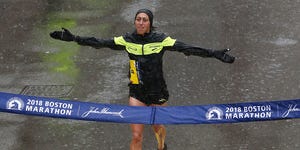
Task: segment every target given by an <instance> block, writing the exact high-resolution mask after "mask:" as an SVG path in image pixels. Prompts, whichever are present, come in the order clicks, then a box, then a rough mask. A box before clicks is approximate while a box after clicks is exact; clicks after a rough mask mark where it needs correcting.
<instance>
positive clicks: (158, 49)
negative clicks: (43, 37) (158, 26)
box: [50, 9, 235, 150]
mask: <svg viewBox="0 0 300 150" xmlns="http://www.w3.org/2000/svg"><path fill="white" fill-rule="evenodd" d="M134 25H135V31H134V32H133V33H127V34H125V35H124V36H120V37H114V38H113V39H107V40H105V39H97V38H94V37H80V36H74V35H73V34H71V33H70V32H69V31H68V30H67V29H64V28H63V31H54V32H52V33H50V36H51V37H52V38H54V39H59V40H63V41H75V42H77V43H78V44H80V45H86V46H92V47H94V48H102V47H108V48H111V49H114V50H125V51H126V52H127V53H128V56H129V59H130V60H129V66H130V69H129V79H130V83H129V105H130V106H166V105H167V104H166V102H167V101H168V98H169V93H168V90H167V86H166V83H165V79H164V77H163V71H162V68H163V67H162V57H163V54H164V52H165V51H166V50H170V51H179V52H182V53H184V54H185V55H197V56H201V57H215V58H217V59H219V60H221V61H223V62H225V63H233V62H234V59H235V58H234V57H233V56H230V55H228V54H226V52H227V51H229V49H224V50H210V49H204V48H200V47H195V46H190V45H187V44H185V43H182V42H179V41H177V40H175V39H173V38H171V37H169V36H166V35H165V34H163V33H157V32H154V31H153V30H154V27H153V14H152V12H151V11H150V10H148V9H140V10H138V11H137V13H136V15H135V21H134ZM130 126H131V130H132V141H131V144H130V149H131V150H140V149H142V140H143V130H144V125H143V124H131V125H130ZM152 127H153V130H154V132H155V136H156V139H157V142H158V149H159V150H163V149H167V145H166V144H165V142H164V141H165V137H166V129H165V127H164V126H163V125H152Z"/></svg>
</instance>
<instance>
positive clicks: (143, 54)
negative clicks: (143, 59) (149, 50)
mask: <svg viewBox="0 0 300 150" xmlns="http://www.w3.org/2000/svg"><path fill="white" fill-rule="evenodd" d="M142 55H144V44H142Z"/></svg>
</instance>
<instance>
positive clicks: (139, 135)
mask: <svg viewBox="0 0 300 150" xmlns="http://www.w3.org/2000/svg"><path fill="white" fill-rule="evenodd" d="M129 105H130V106H146V105H145V104H144V103H142V102H140V101H139V100H137V99H135V98H133V97H130V98H129ZM130 127H131V133H132V140H131V143H130V150H141V149H142V142H143V132H144V125H143V124H131V125H130Z"/></svg>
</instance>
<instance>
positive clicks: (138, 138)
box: [132, 132, 143, 143]
mask: <svg viewBox="0 0 300 150" xmlns="http://www.w3.org/2000/svg"><path fill="white" fill-rule="evenodd" d="M132 141H133V142H135V143H139V142H142V141H143V134H142V133H139V132H133V133H132Z"/></svg>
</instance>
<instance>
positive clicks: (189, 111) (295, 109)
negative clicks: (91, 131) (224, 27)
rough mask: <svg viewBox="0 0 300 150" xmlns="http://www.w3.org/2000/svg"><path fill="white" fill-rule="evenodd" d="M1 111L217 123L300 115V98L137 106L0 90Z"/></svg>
mask: <svg viewBox="0 0 300 150" xmlns="http://www.w3.org/2000/svg"><path fill="white" fill-rule="evenodd" d="M0 111H1V112H8V113H16V114H24V115H34V116H43V117H53V118H64V119H76V120H86V121H100V122H116V123H138V124H216V123H238V122H250V121H269V120H280V119H294V118H300V99H295V100H283V101H268V102H249V103H234V104H215V105H196V106H168V107H137V106H126V105H112V104H99V103H91V102H80V101H73V100H60V99H54V98H45V97H37V96H26V95H19V94H11V93H3V92H0Z"/></svg>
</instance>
